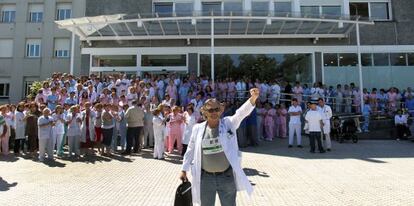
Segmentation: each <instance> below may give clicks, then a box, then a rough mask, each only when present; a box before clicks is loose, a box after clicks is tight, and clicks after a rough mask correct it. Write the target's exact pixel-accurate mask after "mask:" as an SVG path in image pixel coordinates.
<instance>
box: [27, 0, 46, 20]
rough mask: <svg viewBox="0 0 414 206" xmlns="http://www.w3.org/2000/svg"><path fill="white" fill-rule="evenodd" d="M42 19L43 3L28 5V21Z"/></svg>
mask: <svg viewBox="0 0 414 206" xmlns="http://www.w3.org/2000/svg"><path fill="white" fill-rule="evenodd" d="M42 21H43V4H30V5H29V22H32V23H39V22H42Z"/></svg>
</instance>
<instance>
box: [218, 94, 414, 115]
mask: <svg viewBox="0 0 414 206" xmlns="http://www.w3.org/2000/svg"><path fill="white" fill-rule="evenodd" d="M241 94H242V95H241ZM248 96H249V91H235V93H234V98H233V99H234V100H236V101H237V100H240V101H242V100H245V99H247V97H248ZM296 96H297V94H293V93H280V95H278V97H277V98H276V99H274V98H273V97H270V96H268V95H266V99H265V101H268V102H273V101H276V102H277V103H284V104H285V105H287V104H290V103H291V102H292V99H293V98H295V97H296ZM300 96H301V97H302V102H301V106H302V107H303V108H304V107H305V106H306V102H308V101H310V100H311V99H313V98H319V97H320V98H323V99H324V100H325V103H326V104H327V105H329V106H331V108H332V110H333V112H334V113H336V114H337V115H348V114H350V115H357V114H361V113H362V112H361V105H360V104H354V98H350V97H344V98H342V103H337V101H336V100H337V97H326V96H325V97H323V96H319V97H317V96H316V95H315V96H313V95H304V94H302V95H300ZM226 99H227V100H228V98H226ZM259 99H262V98H260V97H259ZM358 100H359V99H358ZM347 102H349V103H347ZM377 107H378V106H377ZM338 108H340V109H339V111H338ZM403 108H406V107H405V102H402V101H397V102H396V107H395V108H393V109H394V110H390V109H391V107H390V106H389V103H388V102H385V103H384V107H383V108H379V109H380V110H372V111H371V115H370V116H371V117H375V118H382V117H384V116H393V115H394V114H395V111H396V109H403ZM407 112H413V113H414V111H407Z"/></svg>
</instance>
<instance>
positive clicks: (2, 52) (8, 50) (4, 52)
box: [0, 39, 13, 58]
mask: <svg viewBox="0 0 414 206" xmlns="http://www.w3.org/2000/svg"><path fill="white" fill-rule="evenodd" d="M10 57H13V39H0V58H10Z"/></svg>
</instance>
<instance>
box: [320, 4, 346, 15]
mask: <svg viewBox="0 0 414 206" xmlns="http://www.w3.org/2000/svg"><path fill="white" fill-rule="evenodd" d="M341 14H342V9H341V6H322V15H326V16H341Z"/></svg>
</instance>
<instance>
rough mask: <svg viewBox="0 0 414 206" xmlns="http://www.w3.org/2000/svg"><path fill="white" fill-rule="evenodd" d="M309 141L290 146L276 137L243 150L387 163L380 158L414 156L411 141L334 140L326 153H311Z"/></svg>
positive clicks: (304, 157)
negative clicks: (329, 150)
mask: <svg viewBox="0 0 414 206" xmlns="http://www.w3.org/2000/svg"><path fill="white" fill-rule="evenodd" d="M295 141H296V140H295ZM308 142H309V141H308V138H306V137H304V138H303V140H302V145H303V146H304V148H298V147H296V146H294V147H292V148H288V141H287V139H276V140H274V141H273V142H260V146H258V147H248V148H244V149H242V151H243V152H248V153H257V154H265V155H274V156H284V157H291V158H301V159H358V160H362V161H367V162H371V163H387V162H386V161H384V160H378V158H381V159H384V158H413V157H414V149H413V148H414V144H413V143H412V142H410V141H394V140H361V141H359V142H358V143H356V144H353V143H343V144H340V143H338V142H336V141H332V151H331V152H326V153H324V154H320V153H310V152H309V150H310V147H309V143H308Z"/></svg>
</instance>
